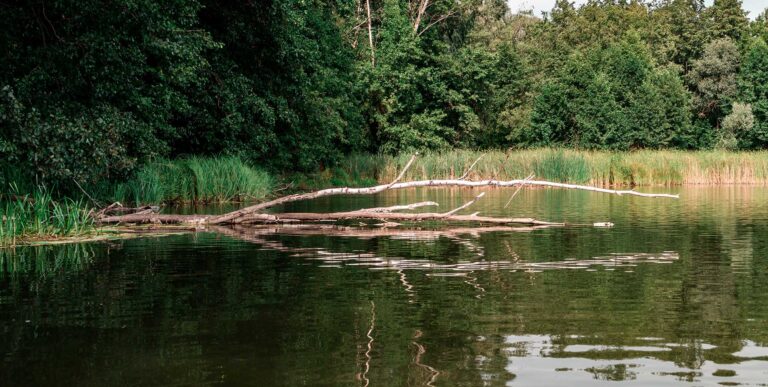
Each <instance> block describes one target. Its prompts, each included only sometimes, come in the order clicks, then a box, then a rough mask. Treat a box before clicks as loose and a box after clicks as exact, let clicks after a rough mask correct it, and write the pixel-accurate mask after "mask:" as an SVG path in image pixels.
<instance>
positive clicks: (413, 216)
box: [96, 155, 678, 226]
mask: <svg viewBox="0 0 768 387" xmlns="http://www.w3.org/2000/svg"><path fill="white" fill-rule="evenodd" d="M415 158H416V155H414V156H413V157H411V159H410V160H409V161H408V163H407V164H406V165H405V167H404V168H403V170H402V171H401V172H400V174H399V175H398V176H397V178H396V179H395V180H394V181H392V182H391V183H389V184H383V185H378V186H375V187H366V188H330V189H324V190H320V191H315V192H309V193H304V194H295V195H288V196H283V197H280V198H277V199H274V200H270V201H267V202H264V203H260V204H256V205H253V206H249V207H245V208H241V209H239V210H236V211H232V212H228V213H226V214H222V215H167V214H156V213H144V212H142V213H135V214H127V215H109V214H107V213H103V214H98V215H99V216H97V217H96V220H97V222H99V223H102V224H106V223H165V224H195V225H222V224H240V223H270V222H271V223H286V222H308V221H338V220H345V219H381V220H404V221H413V222H420V221H429V220H439V221H441V222H474V223H492V224H510V223H519V224H528V225H561V226H562V225H564V224H562V223H552V222H545V221H539V220H535V219H531V218H511V217H505V218H496V217H487V216H479V215H478V213H474V214H472V215H458V214H457V213H458V212H459V211H461V210H464V209H466V208H467V207H469V206H470V205H472V203H474V202H475V201H477V200H478V199H480V198H481V197H482V196H483V194H482V193H481V194H480V195H478V196H477V197H476V198H475V199H473V200H472V201H470V202H468V203H466V204H464V205H462V206H460V207H458V208H455V209H453V210H451V211H448V212H443V213H433V212H431V213H406V214H403V213H395V211H400V210H411V209H415V208H418V207H423V206H430V205H435V204H436V203H432V202H422V203H415V204H409V205H402V206H392V207H384V208H371V209H363V210H357V211H348V212H337V213H287V214H265V213H263V211H264V210H266V209H269V208H272V207H275V206H279V205H283V204H286V203H291V202H296V201H301V200H312V199H317V198H321V197H326V196H334V195H373V194H377V193H380V192H383V191H387V190H391V189H403V188H414V187H474V188H476V187H522V186H534V187H536V186H538V187H552V188H566V189H577V190H585V191H592V192H600V193H607V194H614V195H632V196H641V197H651V198H677V197H678V196H677V195H671V194H651V193H640V192H635V191H632V190H626V191H621V190H613V189H607V188H599V187H590V186H583V185H575V184H564V183H555V182H550V181H536V180H530V177H531V176H529V177H528V178H525V179H519V180H508V181H500V180H495V179H489V180H483V181H467V180H464V179H449V180H421V181H410V182H400V180H401V179H402V178H403V176H404V175H405V172H406V171H407V170H408V168H409V167H410V166H411V165H412V164H413V161H414V160H415ZM473 165H474V164H473ZM470 169H471V167H470ZM465 175H466V173H465ZM513 197H514V195H513Z"/></svg>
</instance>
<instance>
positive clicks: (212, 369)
mask: <svg viewBox="0 0 768 387" xmlns="http://www.w3.org/2000/svg"><path fill="white" fill-rule="evenodd" d="M655 190H656V191H662V190H664V189H655ZM671 190H672V191H679V193H680V194H681V199H680V200H668V199H646V198H637V197H616V196H608V195H601V194H596V193H588V192H577V191H562V190H547V189H539V190H534V189H531V190H524V191H522V192H521V193H520V194H519V195H518V196H517V197H516V198H515V199H514V200H513V202H512V204H511V205H510V207H509V208H507V209H504V208H503V207H504V203H505V202H506V201H507V198H508V196H509V195H510V194H511V191H510V190H488V194H487V195H486V197H485V198H483V199H482V200H481V201H479V202H478V203H476V204H475V205H473V206H472V208H470V209H468V210H467V211H466V212H467V213H471V212H474V211H480V212H481V214H483V215H496V216H532V217H536V218H538V219H541V220H550V221H566V222H569V223H573V224H591V223H593V222H604V221H610V222H613V223H615V225H616V226H615V227H613V228H594V227H587V226H571V227H565V228H526V227H524V228H520V229H499V228H481V229H471V228H469V227H467V225H456V226H455V227H450V228H448V229H446V228H437V229H435V227H430V225H425V226H424V227H422V228H420V229H409V230H407V232H406V231H404V230H401V229H402V227H400V228H394V229H387V228H380V227H376V228H359V227H356V226H357V224H356V223H355V224H351V225H349V226H355V227H347V228H338V227H336V228H334V227H331V226H330V225H317V226H314V227H311V228H296V227H290V228H280V227H267V228H258V229H254V228H237V229H224V230H219V231H220V232H216V233H213V232H211V233H196V234H185V235H177V236H167V237H151V238H143V239H133V240H126V241H120V242H110V243H92V244H82V245H69V246H56V247H44V248H43V247H38V248H26V249H16V250H15V251H9V250H5V251H2V252H0V355H2V362H0V380H2V384H3V385H11V386H17V385H19V386H20V385H78V386H108V385H131V386H135V385H213V384H221V385H258V386H273V385H274V386H296V385H312V386H316V385H328V386H340V385H349V386H401V385H402V386H406V385H408V386H410V385H434V386H479V385H491V386H496V385H512V386H514V385H525V386H562V385H620V384H628V385H634V386H663V385H691V386H708V385H713V386H714V385H721V384H726V385H728V384H731V385H732V384H733V383H739V384H740V385H766V383H768V324H767V323H768V238H767V237H768V193H767V192H766V190H765V189H764V188H756V187H725V188H695V187H692V188H682V189H681V188H676V189H674V188H673V189H671ZM478 192H479V191H472V190H448V189H443V190H407V191H397V192H388V193H384V194H381V195H378V196H375V197H347V198H343V197H335V198H325V199H322V200H317V201H314V202H311V203H295V204H293V205H291V207H290V208H285V209H277V210H290V211H326V210H347V209H357V208H361V207H378V206H383V205H392V204H402V203H409V202H417V201H423V200H434V201H437V202H439V203H440V204H441V206H440V207H439V209H438V210H439V211H447V210H448V209H450V208H452V207H454V206H458V205H459V204H460V203H463V202H464V201H467V200H469V199H470V198H472V197H473V196H474V195H476V194H477V193H478Z"/></svg>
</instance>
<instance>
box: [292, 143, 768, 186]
mask: <svg viewBox="0 0 768 387" xmlns="http://www.w3.org/2000/svg"><path fill="white" fill-rule="evenodd" d="M483 154H484V155H485V156H483V157H482V159H480V160H479V161H478V162H477V164H476V165H475V166H474V168H473V169H472V171H471V172H470V173H469V175H468V176H467V178H468V179H474V180H481V179H488V178H491V177H495V178H496V179H500V180H510V179H519V178H523V177H526V176H528V175H529V174H531V173H534V174H535V176H536V179H541V180H550V181H556V182H562V183H576V184H589V185H599V186H610V185H621V186H643V185H665V186H670V185H684V184H750V185H758V184H759V185H763V184H768V152H766V151H754V152H727V151H722V150H710V151H677V150H640V151H634V152H609V151H585V150H572V149H562V148H541V149H523V150H510V151H507V152H504V151H500V150H492V151H473V150H451V151H446V152H428V153H426V154H423V155H421V156H420V157H419V158H418V159H417V160H416V162H415V164H414V165H413V167H412V168H411V169H410V170H409V171H408V173H407V174H406V176H405V178H404V180H423V179H433V178H438V177H441V178H458V177H460V176H461V175H462V174H463V173H464V171H466V169H467V168H468V167H469V166H470V165H472V163H473V162H474V161H475V160H477V159H478V157H480V156H481V155H483ZM409 157H410V155H409V154H401V155H398V156H388V155H352V156H350V157H348V158H347V159H346V160H345V161H344V162H342V163H341V164H340V166H339V167H337V168H335V169H332V170H326V171H324V172H322V173H319V174H316V175H315V176H313V177H312V178H310V179H306V178H304V179H299V181H301V182H302V183H304V184H307V183H311V184H309V185H311V186H313V187H317V186H328V185H334V186H342V185H349V186H354V185H361V184H360V183H361V182H366V181H370V180H375V181H377V182H379V183H384V182H387V181H391V180H392V179H394V178H395V177H396V176H397V173H398V172H399V169H400V167H401V166H402V165H404V164H405V163H406V161H407V160H408V158H409Z"/></svg>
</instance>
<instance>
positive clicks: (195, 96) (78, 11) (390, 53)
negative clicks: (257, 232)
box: [0, 0, 768, 185]
mask: <svg viewBox="0 0 768 387" xmlns="http://www.w3.org/2000/svg"><path fill="white" fill-rule="evenodd" d="M369 10H370V17H369V16H368V15H369V12H368V11H369ZM745 15H746V14H745V12H744V10H743V9H742V5H741V2H740V1H739V0H716V1H715V2H714V3H713V4H712V5H711V6H705V4H704V3H703V2H702V1H701V0H660V1H653V2H650V1H641V0H630V1H619V2H617V1H608V0H594V1H589V2H587V3H586V4H584V5H580V6H576V5H574V4H573V3H571V2H568V1H565V0H559V1H557V2H556V4H555V6H554V8H553V9H552V10H551V11H550V12H547V13H546V14H545V15H544V16H543V17H541V18H539V17H536V16H535V15H533V14H532V13H530V12H528V13H518V14H513V13H511V12H510V11H509V9H508V8H507V4H506V2H505V1H503V0H469V1H456V0H335V1H319V0H310V1H306V0H285V1H275V0H270V1H263V2H221V1H214V0H174V1H166V2H152V1H148V0H118V1H116V2H112V3H104V2H99V1H95V0H86V1H77V2H76V1H73V0H49V1H46V2H31V1H21V2H14V3H11V4H7V5H3V6H1V7H0V18H1V19H2V20H3V21H4V23H3V24H2V25H1V26H0V63H2V71H0V155H1V156H2V160H3V165H2V166H0V167H2V168H0V169H5V170H8V169H12V168H11V166H12V165H19V166H22V168H16V170H17V171H21V173H24V174H27V175H28V177H29V178H35V179H38V180H41V181H45V182H53V183H57V184H61V185H69V184H72V183H73V182H78V183H88V182H98V181H102V180H109V179H124V178H126V177H127V176H128V175H130V174H131V173H132V171H134V170H135V169H136V168H137V166H139V165H141V164H142V163H145V162H147V161H149V160H152V159H154V158H158V157H175V156H181V155H188V154H222V153H223V154H232V155H238V156H241V157H242V158H244V159H247V160H249V161H250V162H252V163H258V164H261V165H264V166H266V167H268V168H272V169H275V170H281V169H303V170H312V169H317V168H323V167H325V166H328V165H332V164H334V163H336V162H337V161H338V160H339V157H340V156H342V155H344V154H346V153H349V152H355V151H369V152H387V153H397V152H402V151H406V150H412V149H443V148H450V147H470V148H507V147H525V146H545V145H562V146H575V147H582V148H600V149H637V148H664V147H677V148H701V147H709V146H713V145H715V144H716V143H717V141H718V139H721V138H722V137H723V133H724V132H723V130H724V128H723V125H726V126H728V127H729V128H733V127H734V126H733V123H734V122H736V121H734V120H735V119H736V118H737V117H741V116H743V114H737V115H734V114H736V112H735V110H734V107H735V106H746V104H748V105H749V106H751V112H752V114H753V116H754V124H753V125H752V128H751V129H749V130H735V131H733V133H735V134H734V136H735V138H737V140H738V144H739V145H738V146H739V147H744V148H763V147H766V146H768V102H766V101H767V100H768V89H766V86H765V85H767V84H768V73H766V70H765V69H766V68H768V48H766V44H765V39H767V38H768V28H767V27H766V21H765V19H766V17H765V13H763V14H762V15H761V16H758V17H757V18H756V19H755V20H754V21H752V22H750V21H749V20H748V19H747V18H746V16H745ZM737 103H738V105H736V104H737ZM728 117H730V118H728ZM726 118H728V119H727V124H726V121H725V120H726ZM739 122H741V121H739ZM737 126H738V125H737ZM742 126H743V125H742ZM729 130H730V129H729Z"/></svg>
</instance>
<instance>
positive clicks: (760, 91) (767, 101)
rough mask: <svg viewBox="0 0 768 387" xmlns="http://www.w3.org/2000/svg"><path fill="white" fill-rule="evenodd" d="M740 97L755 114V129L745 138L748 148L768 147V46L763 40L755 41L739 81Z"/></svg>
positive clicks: (748, 52) (746, 58) (745, 58)
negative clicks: (749, 105)
mask: <svg viewBox="0 0 768 387" xmlns="http://www.w3.org/2000/svg"><path fill="white" fill-rule="evenodd" d="M739 86H740V96H741V98H742V100H743V101H744V102H747V103H749V104H751V107H752V112H753V113H754V119H755V124H754V128H753V129H752V130H751V131H750V132H749V133H748V135H747V136H744V141H745V144H744V146H747V147H760V148H765V147H766V146H768V44H766V42H765V41H764V40H762V39H761V38H757V39H755V40H754V41H753V43H752V44H751V46H750V47H749V50H748V51H747V54H746V55H745V57H744V63H743V65H742V67H741V74H740V79H739Z"/></svg>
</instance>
